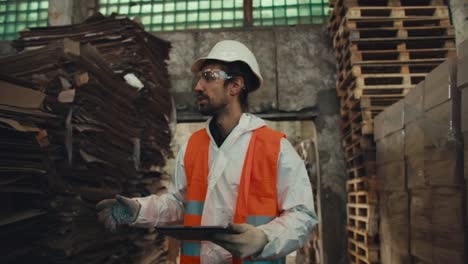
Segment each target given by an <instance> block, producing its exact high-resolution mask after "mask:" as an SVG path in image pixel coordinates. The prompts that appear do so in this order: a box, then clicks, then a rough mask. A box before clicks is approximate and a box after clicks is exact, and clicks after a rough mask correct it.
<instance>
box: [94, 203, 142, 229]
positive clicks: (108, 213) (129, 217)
mask: <svg viewBox="0 0 468 264" xmlns="http://www.w3.org/2000/svg"><path fill="white" fill-rule="evenodd" d="M140 207H141V205H140V203H139V202H137V201H136V200H133V199H130V198H127V197H124V196H120V195H117V196H116V198H115V199H106V200H102V201H100V202H99V203H98V204H97V205H96V209H97V210H98V211H99V213H98V220H99V222H102V223H104V226H105V227H106V228H108V229H110V230H111V231H115V229H116V228H117V226H119V225H128V224H131V223H133V222H135V220H136V218H137V217H138V213H139V212H140Z"/></svg>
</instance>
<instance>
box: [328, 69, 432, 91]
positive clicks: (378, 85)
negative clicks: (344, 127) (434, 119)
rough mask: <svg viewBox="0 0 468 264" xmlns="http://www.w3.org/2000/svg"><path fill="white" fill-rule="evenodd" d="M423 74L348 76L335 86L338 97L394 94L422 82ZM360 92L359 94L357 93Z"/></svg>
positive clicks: (424, 75)
mask: <svg viewBox="0 0 468 264" xmlns="http://www.w3.org/2000/svg"><path fill="white" fill-rule="evenodd" d="M426 75H427V74H425V73H408V74H399V73H398V74H393V73H391V74H361V75H360V76H358V77H354V75H352V74H349V75H348V76H347V77H346V78H345V79H344V80H343V81H341V82H340V83H338V85H337V93H338V96H345V95H349V94H351V93H356V92H358V93H359V94H396V93H400V94H401V93H402V91H403V90H405V89H411V88H413V87H415V86H416V85H417V84H418V83H419V82H420V81H422V80H424V79H425V77H426ZM359 91H361V92H359Z"/></svg>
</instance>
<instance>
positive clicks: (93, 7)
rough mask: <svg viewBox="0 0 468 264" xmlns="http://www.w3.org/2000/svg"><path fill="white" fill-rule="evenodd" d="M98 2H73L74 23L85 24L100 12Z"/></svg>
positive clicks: (85, 0)
mask: <svg viewBox="0 0 468 264" xmlns="http://www.w3.org/2000/svg"><path fill="white" fill-rule="evenodd" d="M97 8H98V0H73V12H72V23H73V24H77V23H81V22H83V20H85V19H86V18H88V17H90V16H92V15H93V14H95V13H96V12H97V11H98V10H97Z"/></svg>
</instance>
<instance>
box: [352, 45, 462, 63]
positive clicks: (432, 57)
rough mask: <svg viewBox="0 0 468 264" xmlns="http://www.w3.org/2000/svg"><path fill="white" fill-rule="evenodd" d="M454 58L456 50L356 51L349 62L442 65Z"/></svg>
mask: <svg viewBox="0 0 468 264" xmlns="http://www.w3.org/2000/svg"><path fill="white" fill-rule="evenodd" d="M454 56H456V49H452V48H442V49H418V50H405V51H357V52H353V53H351V56H350V59H349V62H350V65H354V64H370V63H433V62H438V63H442V62H443V61H445V59H446V58H448V57H454Z"/></svg>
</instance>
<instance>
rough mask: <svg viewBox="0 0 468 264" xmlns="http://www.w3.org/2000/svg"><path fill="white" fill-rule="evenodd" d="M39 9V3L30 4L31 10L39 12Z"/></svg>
mask: <svg viewBox="0 0 468 264" xmlns="http://www.w3.org/2000/svg"><path fill="white" fill-rule="evenodd" d="M37 9H39V3H38V2H30V3H29V10H37Z"/></svg>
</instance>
